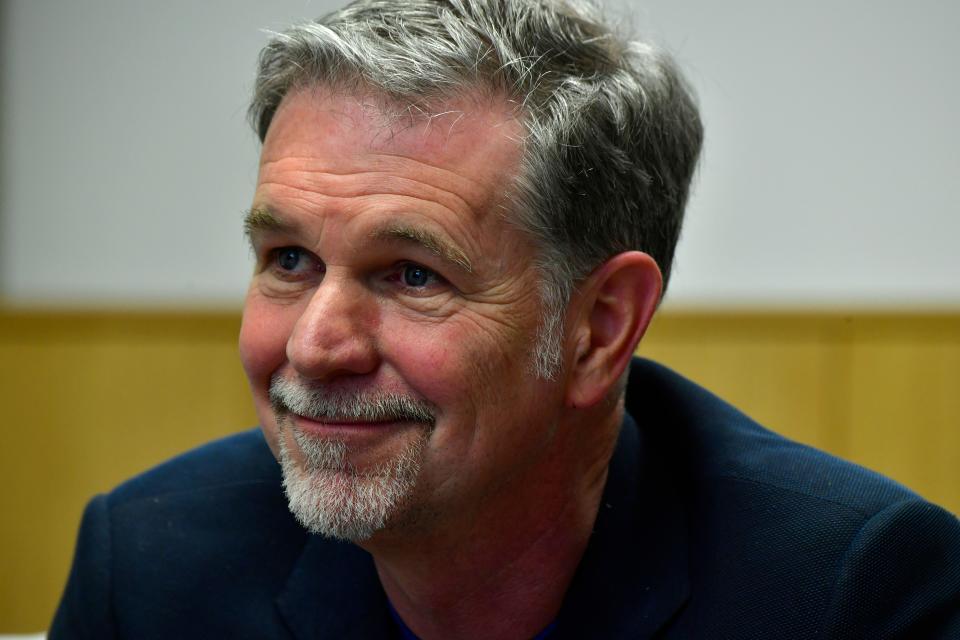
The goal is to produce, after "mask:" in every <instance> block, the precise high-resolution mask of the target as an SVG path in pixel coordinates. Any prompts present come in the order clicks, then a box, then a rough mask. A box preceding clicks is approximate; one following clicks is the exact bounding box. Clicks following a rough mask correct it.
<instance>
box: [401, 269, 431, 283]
mask: <svg viewBox="0 0 960 640" xmlns="http://www.w3.org/2000/svg"><path fill="white" fill-rule="evenodd" d="M402 278H403V284H405V285H407V286H408V287H425V286H427V285H428V284H430V283H431V281H433V279H434V278H436V274H435V273H434V272H433V271H430V270H429V269H425V268H423V267H420V266H417V265H415V264H408V265H406V266H405V267H404V268H403V275H402Z"/></svg>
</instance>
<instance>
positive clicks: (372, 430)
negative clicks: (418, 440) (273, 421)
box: [289, 413, 408, 438]
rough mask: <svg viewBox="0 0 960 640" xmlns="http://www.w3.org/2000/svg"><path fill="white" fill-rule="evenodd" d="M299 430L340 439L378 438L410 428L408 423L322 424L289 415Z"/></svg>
mask: <svg viewBox="0 0 960 640" xmlns="http://www.w3.org/2000/svg"><path fill="white" fill-rule="evenodd" d="M289 417H290V420H291V421H292V422H293V424H294V425H295V426H296V428H297V429H299V430H300V431H302V432H304V433H306V434H307V435H314V436H323V437H339V438H344V437H347V438H357V437H361V438H362V437H371V436H374V437H377V436H381V435H383V434H384V432H387V431H394V430H398V429H401V428H403V427H406V426H408V425H407V423H406V422H352V421H343V422H321V421H319V420H313V419H311V418H305V417H303V416H301V415H297V414H295V413H291V414H289Z"/></svg>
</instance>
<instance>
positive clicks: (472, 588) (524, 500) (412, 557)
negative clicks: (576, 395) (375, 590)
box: [364, 417, 619, 640]
mask: <svg viewBox="0 0 960 640" xmlns="http://www.w3.org/2000/svg"><path fill="white" fill-rule="evenodd" d="M608 419H609V417H608ZM617 425H619V418H617ZM570 426H571V427H573V428H576V427H575V426H574V425H570ZM576 426H579V425H576ZM597 426H598V425H597V424H596V423H594V424H593V428H594V429H596V427H597ZM615 432H616V430H615V429H614V433H615ZM615 442H616V439H615V438H614V439H613V440H612V441H609V439H607V441H605V442H604V444H603V446H601V447H596V448H595V449H594V450H593V452H592V455H584V450H583V449H582V448H581V449H580V450H579V453H578V455H577V456H574V458H573V459H576V460H577V461H578V463H577V464H575V466H571V464H570V462H569V459H568V458H566V457H565V456H552V457H551V459H552V460H554V461H556V460H564V463H563V464H552V465H550V466H549V467H548V468H546V469H544V468H543V467H536V468H535V470H536V473H533V474H528V476H527V477H523V478H518V482H516V483H510V485H509V486H505V487H503V488H502V490H500V491H499V492H498V494H500V495H498V496H495V497H493V498H491V499H489V500H485V501H484V502H485V504H484V506H483V508H481V509H479V510H478V511H476V512H474V513H472V514H471V515H470V518H469V524H467V525H466V526H463V525H460V526H449V523H448V524H447V525H446V526H435V527H431V528H430V529H429V530H426V531H420V532H417V534H416V535H399V534H397V535H384V536H376V537H374V538H373V539H371V540H369V541H367V542H366V543H365V544H364V547H365V548H367V550H368V551H370V552H371V554H372V555H373V557H374V561H375V563H376V566H377V572H378V574H379V576H380V581H381V583H382V585H383V588H384V590H385V591H386V593H387V596H388V597H389V598H390V602H391V603H392V604H393V606H394V607H395V608H396V610H397V612H398V613H399V615H400V617H401V618H402V619H403V620H404V622H405V623H406V624H407V625H408V626H409V627H410V628H411V629H412V630H413V631H414V632H415V633H416V634H417V635H418V636H419V637H420V638H423V639H424V640H432V639H434V638H445V639H446V638H449V639H471V638H487V639H496V638H519V637H527V638H530V637H533V636H535V635H536V634H537V633H539V632H540V631H541V630H542V629H544V628H545V627H546V626H548V625H549V624H550V623H551V622H552V621H553V620H554V619H555V618H556V616H557V613H558V612H559V610H560V605H561V604H562V602H563V597H564V595H565V593H566V591H567V588H568V587H569V585H570V582H571V580H572V579H573V575H574V573H575V572H576V569H577V566H578V565H579V562H580V558H581V557H582V556H583V553H584V550H585V549H586V546H587V543H588V542H589V539H590V534H591V532H592V529H593V524H594V521H595V520H596V515H597V510H598V508H599V504H600V499H601V497H602V494H603V488H604V485H605V483H606V477H607V465H608V463H609V459H610V455H611V454H612V451H613V446H614V445H615ZM578 444H579V445H580V446H582V443H578ZM553 453H556V452H553ZM574 470H575V472H573V471H574ZM530 476H532V477H530ZM451 532H456V533H451Z"/></svg>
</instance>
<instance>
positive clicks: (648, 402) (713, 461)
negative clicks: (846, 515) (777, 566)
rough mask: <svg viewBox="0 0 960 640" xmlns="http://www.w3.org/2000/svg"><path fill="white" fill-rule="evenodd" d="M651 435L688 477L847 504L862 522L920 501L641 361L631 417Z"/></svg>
mask: <svg viewBox="0 0 960 640" xmlns="http://www.w3.org/2000/svg"><path fill="white" fill-rule="evenodd" d="M631 404H633V406H635V407H636V409H635V410H634V413H635V415H636V414H637V413H639V415H641V416H645V417H649V418H650V419H648V420H645V421H644V422H646V423H647V424H648V425H650V426H649V428H648V429H647V430H648V431H651V432H652V433H650V436H651V437H652V438H653V439H654V440H656V442H657V443H658V445H659V446H661V447H664V448H666V449H668V450H669V451H670V452H671V456H672V457H673V458H674V459H677V460H682V464H683V465H684V466H685V468H686V469H687V473H688V477H692V478H700V479H702V481H703V482H705V483H708V484H709V483H710V482H712V481H714V480H717V479H721V480H730V481H736V482H739V483H740V484H741V485H744V484H752V485H755V486H757V487H758V488H760V487H766V488H767V489H771V490H778V491H783V492H788V493H794V494H800V495H803V496H806V497H807V498H811V499H815V500H822V501H827V502H832V503H835V504H837V505H842V506H844V507H847V508H849V509H851V510H853V511H855V512H858V513H859V514H860V515H861V516H862V517H863V518H870V517H871V516H873V515H874V514H876V513H878V512H880V511H882V510H884V509H885V508H887V507H888V506H890V505H892V504H896V503H900V502H905V501H913V500H918V499H919V496H917V494H915V493H914V492H912V491H911V490H910V489H908V488H906V487H905V486H903V485H901V484H899V483H897V482H895V481H894V480H891V479H890V478H887V477H885V476H883V475H881V474H879V473H876V472H875V471H871V470H869V469H866V468H864V467H861V466H859V465H857V464H854V463H852V462H849V461H847V460H843V459H841V458H838V457H836V456H833V455H831V454H829V453H826V452H824V451H820V450H818V449H815V448H813V447H810V446H807V445H804V444H801V443H798V442H795V441H793V440H790V439H789V438H786V437H784V436H782V435H780V434H777V433H775V432H773V431H770V430H768V429H767V428H765V427H763V426H761V425H760V424H758V423H757V422H755V421H754V420H753V419H751V418H750V417H749V416H747V415H745V414H744V413H742V412H741V411H739V410H738V409H737V408H735V407H734V406H732V405H730V404H729V403H727V402H725V401H724V400H722V399H721V398H719V397H717V396H716V395H714V394H712V393H711V392H709V391H707V390H706V389H704V388H702V387H700V386H699V385H697V384H695V383H693V382H691V381H690V380H687V379H686V378H684V377H683V376H680V375H679V374H677V373H675V372H673V371H671V370H670V369H668V368H666V367H664V366H662V365H659V364H657V363H655V362H652V361H649V360H642V359H636V360H635V361H634V363H633V366H632V367H631V372H630V383H629V387H628V395H627V407H628V411H629V410H630V406H631Z"/></svg>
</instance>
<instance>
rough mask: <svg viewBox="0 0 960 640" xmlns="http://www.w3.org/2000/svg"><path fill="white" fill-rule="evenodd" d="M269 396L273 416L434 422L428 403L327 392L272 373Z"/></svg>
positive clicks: (383, 395)
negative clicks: (273, 375)
mask: <svg viewBox="0 0 960 640" xmlns="http://www.w3.org/2000/svg"><path fill="white" fill-rule="evenodd" d="M269 395H270V404H271V405H272V406H273V410H274V412H276V413H277V415H284V414H288V413H295V414H297V415H300V416H303V417H305V418H309V419H311V420H317V421H319V422H323V421H355V422H417V423H422V424H428V425H430V426H433V425H434V424H435V423H436V421H437V418H436V410H435V409H434V407H433V405H432V404H430V403H429V402H426V401H425V400H420V399H417V398H411V397H409V396H404V395H398V394H392V393H376V392H374V393H369V392H360V393H345V392H343V391H331V390H329V389H326V388H324V387H323V386H316V385H314V386H306V385H304V384H302V383H300V382H297V381H294V380H287V379H286V378H282V377H280V376H275V377H273V378H272V379H271V380H270V391H269Z"/></svg>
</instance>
